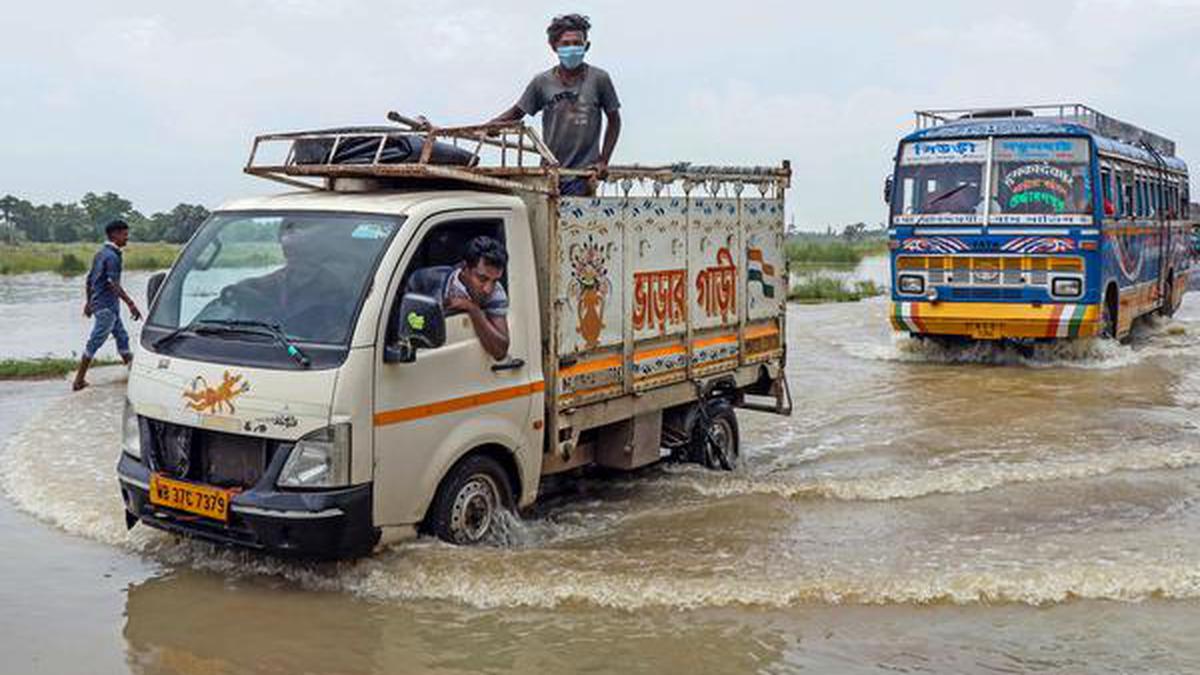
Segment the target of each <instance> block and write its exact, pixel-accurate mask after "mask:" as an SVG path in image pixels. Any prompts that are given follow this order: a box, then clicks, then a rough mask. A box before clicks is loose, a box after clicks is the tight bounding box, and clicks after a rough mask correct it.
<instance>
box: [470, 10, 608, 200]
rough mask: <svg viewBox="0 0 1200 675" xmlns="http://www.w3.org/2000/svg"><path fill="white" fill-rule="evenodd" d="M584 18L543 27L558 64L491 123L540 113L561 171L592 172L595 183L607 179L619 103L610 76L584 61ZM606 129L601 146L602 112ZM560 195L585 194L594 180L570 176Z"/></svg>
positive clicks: (586, 24)
mask: <svg viewBox="0 0 1200 675" xmlns="http://www.w3.org/2000/svg"><path fill="white" fill-rule="evenodd" d="M591 27H592V26H591V23H590V22H589V21H588V19H587V17H585V16H581V15H579V14H568V15H566V16H558V17H555V18H554V20H553V21H551V22H550V26H549V27H548V28H547V29H546V34H547V36H548V37H549V39H550V48H551V49H553V50H554V52H555V53H556V54H557V55H558V61H559V63H558V65H557V66H555V67H553V68H551V69H550V70H547V71H546V72H544V73H541V74H539V75H537V76H536V77H534V78H533V81H532V82H530V83H529V86H528V87H526V88H525V93H524V94H523V95H522V96H521V99H520V100H519V101H517V103H516V105H514V106H513V107H511V108H509V109H508V110H506V111H504V112H503V113H501V114H500V115H499V116H497V117H496V118H495V119H494V120H492V121H493V122H514V121H516V120H520V119H522V118H524V117H525V116H526V115H536V114H538V113H539V112H540V113H542V136H543V138H544V139H545V141H546V145H547V146H549V148H550V150H551V152H553V153H554V156H555V157H556V158H557V159H558V162H559V164H560V165H561V166H562V167H563V168H565V169H591V170H593V171H594V172H595V176H596V178H597V179H602V178H604V177H606V176H607V175H608V162H609V160H610V159H611V158H612V154H613V150H615V149H616V147H617V139H618V138H619V137H620V135H621V111H620V108H621V102H620V100H619V99H618V98H617V90H616V89H614V88H613V84H612V80H611V79H610V78H609V76H608V73H606V72H605V71H603V70H601V69H600V68H597V67H596V66H593V65H589V64H586V63H584V62H583V57H584V54H586V53H587V50H588V48H589V47H590V46H591V43H589V42H588V31H589V30H591ZM602 110H603V111H604V115H605V117H606V118H607V119H608V125H607V128H606V129H605V132H604V146H603V147H601V145H600V111H602ZM560 188H561V191H562V194H564V195H587V194H592V193H593V192H594V191H595V180H590V181H589V180H587V179H584V178H578V177H570V178H566V179H564V180H563V181H562V185H561V186H560Z"/></svg>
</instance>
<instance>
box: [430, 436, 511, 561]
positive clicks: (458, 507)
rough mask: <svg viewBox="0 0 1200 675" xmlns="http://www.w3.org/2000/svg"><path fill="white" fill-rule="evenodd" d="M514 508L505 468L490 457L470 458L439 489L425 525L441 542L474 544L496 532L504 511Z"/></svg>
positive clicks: (463, 461) (456, 467) (456, 466)
mask: <svg viewBox="0 0 1200 675" xmlns="http://www.w3.org/2000/svg"><path fill="white" fill-rule="evenodd" d="M511 509H512V487H511V486H510V485H509V482H508V476H507V474H506V473H505V472H504V468H503V467H501V466H500V463H499V462H497V461H496V460H494V459H492V458H491V457H488V456H487V455H470V456H468V457H467V458H465V459H463V460H461V461H460V462H459V463H458V464H455V465H454V468H453V469H451V470H450V473H448V474H446V477H445V478H444V479H443V480H442V483H441V485H439V486H438V491H437V495H436V496H435V497H434V498H433V505H432V506H431V507H430V509H429V516H428V518H427V519H426V523H427V526H428V528H429V530H430V531H431V532H432V533H433V534H434V535H435V536H437V537H438V538H439V539H441V540H442V541H446V542H450V543H451V544H459V545H473V544H478V543H480V542H482V541H484V540H485V539H487V538H488V535H490V534H491V533H492V532H493V531H494V530H495V528H496V526H497V522H498V520H499V518H500V513H501V511H509V510H511Z"/></svg>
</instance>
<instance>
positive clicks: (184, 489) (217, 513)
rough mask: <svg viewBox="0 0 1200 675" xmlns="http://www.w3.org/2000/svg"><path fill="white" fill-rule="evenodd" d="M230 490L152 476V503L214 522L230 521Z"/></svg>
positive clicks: (156, 475)
mask: <svg viewBox="0 0 1200 675" xmlns="http://www.w3.org/2000/svg"><path fill="white" fill-rule="evenodd" d="M231 496H232V495H231V494H230V492H229V491H228V490H222V489H220V488H215V487H209V486H207V485H197V484H196V483H185V482H184V481H181V480H175V479H173V478H167V477H166V476H160V475H158V474H153V475H151V476H150V503H151V504H157V505H158V506H166V507H169V508H172V509H179V510H180V511H187V512H188V513H194V514H196V515H199V516H204V517H206V518H212V519H214V520H220V521H227V520H229V499H230V497H231Z"/></svg>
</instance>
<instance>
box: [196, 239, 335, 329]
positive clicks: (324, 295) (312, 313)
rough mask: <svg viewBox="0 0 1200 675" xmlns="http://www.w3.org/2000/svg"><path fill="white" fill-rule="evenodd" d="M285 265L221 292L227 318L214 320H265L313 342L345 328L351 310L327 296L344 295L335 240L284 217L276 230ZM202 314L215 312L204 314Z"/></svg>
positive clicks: (221, 317)
mask: <svg viewBox="0 0 1200 675" xmlns="http://www.w3.org/2000/svg"><path fill="white" fill-rule="evenodd" d="M277 235H278V240H279V248H280V250H281V252H282V255H283V265H282V266H281V267H279V268H278V269H276V270H274V271H272V272H269V273H267V274H264V275H262V276H258V277H252V278H249V279H244V280H242V281H240V282H238V283H236V284H234V285H232V286H228V287H226V288H224V289H223V290H222V291H221V297H220V298H219V302H220V304H221V305H222V306H223V307H224V309H225V312H217V313H223V314H225V313H227V314H230V316H204V317H203V318H214V319H244V318H255V319H263V318H265V319H266V320H268V321H269V322H272V323H278V324H279V325H280V326H281V327H282V328H284V329H285V330H286V331H287V332H288V333H289V334H297V335H301V336H303V337H305V338H306V339H311V340H314V341H323V339H334V338H335V337H336V336H337V335H338V334H340V333H341V332H343V331H344V329H345V327H346V325H347V323H348V322H349V320H350V312H351V310H352V309H353V308H352V307H351V306H349V305H344V304H342V303H338V304H331V303H330V300H329V299H330V298H345V297H347V293H348V291H347V289H346V288H345V286H344V284H343V282H342V278H343V276H342V274H341V273H340V271H339V270H338V269H337V267H338V261H339V260H340V258H339V257H338V256H331V255H330V254H329V252H330V251H335V250H337V248H336V242H331V241H326V239H328V237H329V236H330V234H329V233H328V231H326V230H324V229H322V228H320V227H317V226H315V224H314V225H311V226H309V225H306V224H304V223H302V222H296V221H291V220H285V221H284V222H283V223H281V224H280V226H279V230H278V232H277ZM203 314H206V315H208V314H213V312H204V313H203Z"/></svg>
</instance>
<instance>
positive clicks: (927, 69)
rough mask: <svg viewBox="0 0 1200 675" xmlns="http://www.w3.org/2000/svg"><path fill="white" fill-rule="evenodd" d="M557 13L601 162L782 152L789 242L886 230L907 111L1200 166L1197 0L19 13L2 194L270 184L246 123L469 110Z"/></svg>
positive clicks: (607, 0)
mask: <svg viewBox="0 0 1200 675" xmlns="http://www.w3.org/2000/svg"><path fill="white" fill-rule="evenodd" d="M569 11H579V12H582V13H585V14H587V15H589V16H590V17H591V18H592V21H593V25H594V27H593V32H592V36H591V39H592V44H593V46H592V50H591V52H590V53H589V56H588V58H589V60H590V62H592V63H595V64H596V65H599V66H601V67H603V68H605V69H607V70H608V71H609V72H610V73H611V74H612V76H613V80H614V83H615V84H616V87H617V90H618V93H619V95H620V97H621V99H622V102H623V117H624V120H625V128H624V134H623V136H622V139H621V144H620V146H619V147H618V150H617V155H616V157H615V158H614V163H626V162H642V163H660V162H668V161H683V160H688V161H693V162H703V163H741V164H766V163H773V162H778V161H779V160H782V159H784V158H790V159H791V160H792V164H793V167H794V170H795V178H794V181H793V190H792V192H791V194H790V196H789V206H790V211H791V213H792V214H793V215H794V217H795V220H796V224H797V225H799V226H801V227H805V228H823V227H824V226H825V225H826V224H843V223H847V222H853V221H858V220H865V221H867V222H879V221H881V220H882V219H883V215H884V208H885V207H884V204H883V203H882V198H881V194H882V189H881V186H882V183H883V178H884V176H885V175H886V174H887V173H888V172H889V163H890V160H891V157H892V155H893V153H894V150H895V143H896V141H897V139H898V137H899V136H900V135H902V134H903V133H905V132H907V131H908V130H910V129H911V126H912V111H913V109H915V108H923V107H959V106H992V105H1002V104H1013V103H1025V104H1028V103H1043V102H1060V101H1072V102H1074V101H1079V102H1084V103H1088V104H1091V105H1093V106H1095V107H1097V108H1099V109H1100V110H1102V111H1105V112H1109V113H1110V114H1112V115H1114V116H1116V117H1120V118H1123V119H1125V120H1127V121H1129V122H1133V123H1135V124H1139V125H1142V126H1145V127H1147V128H1149V129H1151V130H1154V131H1157V132H1159V133H1162V134H1164V135H1166V136H1168V137H1170V138H1174V139H1175V140H1176V141H1177V142H1178V143H1179V148H1180V154H1181V155H1182V156H1183V158H1184V159H1186V160H1189V161H1190V162H1191V163H1192V164H1193V165H1194V171H1197V169H1198V168H1200V0H1036V1H1024V0H1008V1H1007V2H986V3H985V2H970V1H964V0H954V1H941V0H923V1H921V2H898V3H893V2H887V3H884V2H862V1H859V0H842V1H840V2H822V3H811V2H760V1H756V0H739V1H737V2H731V3H728V4H727V5H724V6H722V5H718V4H717V3H710V2H704V3H701V2H666V1H659V2H648V1H646V0H639V1H636V2H634V1H626V0H592V1H591V2H582V3H560V2H555V3H549V2H541V1H531V0H525V1H523V2H482V1H476V0H456V1H454V2H448V1H442V0H421V1H420V2H416V1H411V2H410V1H408V0H393V1H382V0H380V1H368V0H206V1H205V2H162V1H161V0H155V1H141V0H138V1H125V0H113V1H111V2H94V1H92V0H87V1H85V0H79V1H76V2H66V1H63V0H41V1H38V2H30V1H21V0H16V1H15V2H12V3H9V4H8V9H6V10H5V12H4V23H3V31H2V33H0V35H2V37H0V122H3V129H4V133H5V134H6V135H7V136H6V138H4V139H3V141H2V142H0V147H3V149H4V150H3V160H4V161H2V162H0V193H14V194H17V195H19V196H22V197H25V198H28V199H32V200H35V201H52V200H75V199H78V198H79V197H80V196H81V195H82V194H83V193H84V192H87V191H105V190H112V191H115V192H119V193H121V194H122V195H124V196H126V197H128V198H130V199H132V200H133V201H134V203H135V205H136V206H138V207H139V208H140V209H141V210H142V211H144V212H152V211H156V210H162V209H166V208H170V207H171V206H173V205H174V204H175V203H178V202H181V201H185V202H196V203H202V204H205V205H207V206H209V207H215V206H218V205H219V204H220V203H221V202H223V201H224V200H226V199H229V198H232V197H235V196H237V195H239V194H246V193H261V192H266V191H271V190H275V189H276V187H273V185H272V184H270V183H265V182H263V181H259V180H256V179H251V178H249V177H245V176H243V175H242V174H241V167H242V164H243V163H244V162H245V158H246V155H247V151H248V149H249V141H250V138H251V137H252V136H253V135H254V134H255V133H258V132H266V131H285V130H293V129H300V128H305V127H320V126H325V125H342V124H357V123H366V124H377V123H380V122H382V121H383V115H384V113H385V112H386V111H387V110H389V109H396V110H400V111H404V112H407V113H411V114H418V113H424V114H426V115H428V116H429V117H430V118H431V119H433V120H434V121H435V122H437V123H441V124H453V123H470V122H475V121H482V120H485V119H486V118H488V117H491V116H492V115H494V114H496V113H498V112H500V111H501V110H503V109H505V108H506V107H508V106H509V105H511V104H512V103H513V102H514V101H515V99H516V98H517V96H518V95H519V94H520V92H521V90H522V89H523V87H524V86H525V84H526V83H527V81H528V80H529V78H530V77H531V76H532V75H533V74H534V73H536V72H537V71H539V70H540V69H543V68H546V67H549V66H550V65H551V64H552V55H551V53H550V51H549V49H548V48H547V47H546V44H545V32H544V31H545V25H546V23H547V20H548V19H549V17H550V16H552V15H554V14H559V13H564V12H569ZM1194 184H1197V183H1196V182H1195V181H1194ZM1193 194H1200V190H1193Z"/></svg>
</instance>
